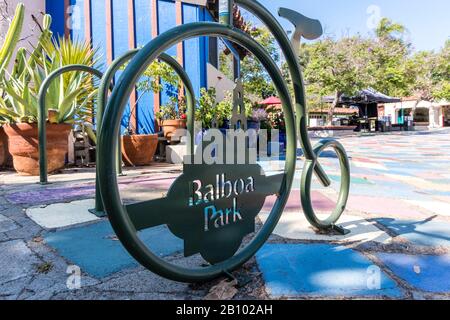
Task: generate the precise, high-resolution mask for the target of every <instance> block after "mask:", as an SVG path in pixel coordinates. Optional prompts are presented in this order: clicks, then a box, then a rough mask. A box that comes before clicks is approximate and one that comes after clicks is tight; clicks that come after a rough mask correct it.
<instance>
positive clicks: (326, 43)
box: [302, 36, 370, 123]
mask: <svg viewBox="0 0 450 320" xmlns="http://www.w3.org/2000/svg"><path fill="white" fill-rule="evenodd" d="M302 47H303V53H302V55H304V56H306V57H307V59H308V61H307V62H306V68H305V71H304V76H305V80H306V83H307V90H308V92H309V93H310V94H312V95H313V96H314V95H315V96H319V97H322V96H325V95H329V94H333V96H334V100H333V104H332V105H331V108H330V110H329V113H328V123H331V121H332V118H333V114H334V110H335V108H336V106H337V105H338V102H339V100H340V98H341V97H342V95H344V94H345V95H353V94H355V93H356V92H357V91H359V90H361V89H363V88H364V87H366V86H367V84H368V82H369V80H370V79H369V77H368V74H367V71H366V70H367V68H366V63H367V55H368V42H367V41H365V40H364V39H362V38H361V37H360V36H354V37H350V38H343V39H341V40H339V41H336V40H334V39H332V38H326V39H324V40H321V41H318V42H316V43H314V44H311V45H303V46H302ZM314 93H315V94H314Z"/></svg>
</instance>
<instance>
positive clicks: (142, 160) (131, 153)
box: [122, 134, 158, 166]
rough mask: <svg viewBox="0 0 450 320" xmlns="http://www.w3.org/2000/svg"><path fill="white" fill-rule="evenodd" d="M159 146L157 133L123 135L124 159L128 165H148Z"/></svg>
mask: <svg viewBox="0 0 450 320" xmlns="http://www.w3.org/2000/svg"><path fill="white" fill-rule="evenodd" d="M157 147H158V135H157V134H141V135H131V136H122V159H123V161H124V162H125V165H127V166H147V165H149V164H150V163H151V162H152V160H153V157H154V156H155V152H156V148H157Z"/></svg>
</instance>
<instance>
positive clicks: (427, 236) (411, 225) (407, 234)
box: [376, 218, 450, 247]
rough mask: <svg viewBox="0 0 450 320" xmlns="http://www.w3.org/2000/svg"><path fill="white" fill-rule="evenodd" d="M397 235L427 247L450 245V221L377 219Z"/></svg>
mask: <svg viewBox="0 0 450 320" xmlns="http://www.w3.org/2000/svg"><path fill="white" fill-rule="evenodd" d="M376 220H377V221H378V222H379V223H381V224H383V225H384V226H386V227H388V228H389V229H390V230H392V231H393V232H394V233H396V234H397V235H399V236H401V237H403V238H405V239H407V240H409V241H410V242H412V243H413V244H415V245H419V246H425V247H441V246H442V247H450V223H448V222H443V221H436V220H431V221H430V220H395V219H390V218H389V219H388V218H379V219H376Z"/></svg>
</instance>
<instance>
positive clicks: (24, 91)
mask: <svg viewBox="0 0 450 320" xmlns="http://www.w3.org/2000/svg"><path fill="white" fill-rule="evenodd" d="M19 8H23V5H22V4H19V5H18V9H19ZM20 13H21V11H20V10H19V14H20ZM16 18H17V13H16V17H15V18H14V20H13V23H12V24H11V27H10V32H11V33H13V31H14V33H15V34H16V33H18V32H19V31H20V30H21V26H20V22H22V24H23V19H20V15H19V18H17V19H16ZM14 21H17V24H15V23H14ZM51 22H52V19H51V16H49V15H45V16H44V18H43V23H42V26H41V30H42V33H41V35H40V37H39V41H38V43H37V45H36V47H35V48H34V50H33V51H32V52H27V50H26V49H24V48H20V49H18V50H17V55H16V59H15V63H14V66H13V68H12V70H11V71H10V72H9V71H8V70H7V68H6V67H4V68H2V70H1V73H0V83H1V87H2V88H3V92H2V94H1V95H0V117H1V118H2V119H0V121H3V122H7V123H24V122H25V123H35V122H37V117H38V109H39V103H38V97H39V89H40V87H41V85H42V83H43V81H44V80H45V79H46V78H47V77H48V76H49V75H50V74H51V73H52V72H53V71H55V70H57V69H59V68H60V67H63V66H65V65H69V64H84V65H88V66H94V65H95V64H96V63H97V62H98V58H97V50H95V49H92V48H91V46H90V44H89V43H83V42H80V41H72V40H70V39H64V38H60V39H58V40H56V39H54V38H53V36H52V32H51V31H50V26H51ZM11 30H13V31H11ZM8 34H9V32H8ZM11 38H12V39H13V40H14V39H16V38H17V36H16V37H11ZM16 43H17V42H16ZM4 47H8V48H9V49H10V50H11V48H14V46H12V44H11V43H6V42H5V44H4ZM2 51H3V48H2ZM10 58H11V57H9V59H10ZM0 62H1V61H0ZM2 65H7V64H6V63H3V64H2ZM96 92H97V90H96V89H95V87H94V82H93V79H92V77H91V76H90V75H88V74H86V73H82V72H76V71H75V72H70V73H67V74H64V75H63V76H61V77H59V78H57V79H55V80H54V81H53V82H52V83H51V85H50V88H49V90H48V92H47V96H46V114H47V119H48V121H49V122H50V123H73V122H75V121H80V122H84V121H86V120H87V119H86V118H88V117H93V116H94V115H93V114H92V110H93V108H92V104H93V103H94V99H95V97H96Z"/></svg>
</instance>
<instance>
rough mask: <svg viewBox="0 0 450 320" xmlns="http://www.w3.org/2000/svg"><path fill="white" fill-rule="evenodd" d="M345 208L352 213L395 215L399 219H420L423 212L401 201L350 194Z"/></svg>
mask: <svg viewBox="0 0 450 320" xmlns="http://www.w3.org/2000/svg"><path fill="white" fill-rule="evenodd" d="M347 208H348V209H349V210H352V211H360V212H367V213H371V214H377V215H396V216H399V217H402V216H403V217H414V216H418V217H422V216H424V212H423V211H421V210H419V208H417V207H415V206H414V205H413V204H411V203H408V202H407V201H404V200H402V199H391V198H383V201H380V199H379V198H376V197H371V196H358V195H354V194H352V193H351V194H350V196H349V199H348V204H347Z"/></svg>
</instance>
